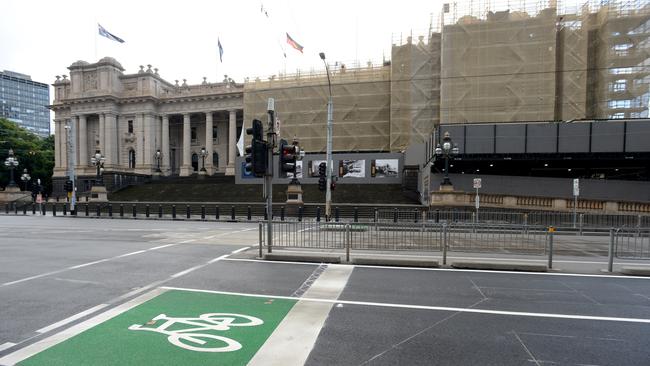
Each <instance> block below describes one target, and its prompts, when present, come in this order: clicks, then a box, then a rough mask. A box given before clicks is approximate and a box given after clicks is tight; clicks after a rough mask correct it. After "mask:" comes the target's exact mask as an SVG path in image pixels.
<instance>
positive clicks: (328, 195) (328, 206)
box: [318, 52, 334, 221]
mask: <svg viewBox="0 0 650 366" xmlns="http://www.w3.org/2000/svg"><path fill="white" fill-rule="evenodd" d="M318 55H319V56H320V59H321V60H323V63H324V64H325V71H327V86H328V87H329V98H328V99H327V146H326V151H325V152H326V159H327V176H326V178H327V186H326V187H325V217H326V218H327V220H328V221H329V219H330V217H331V215H332V188H331V186H332V170H333V167H332V124H333V118H334V116H333V115H334V104H333V102H332V81H331V80H330V68H329V66H328V65H327V61H325V53H324V52H320V53H319V54H318Z"/></svg>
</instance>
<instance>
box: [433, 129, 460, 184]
mask: <svg viewBox="0 0 650 366" xmlns="http://www.w3.org/2000/svg"><path fill="white" fill-rule="evenodd" d="M435 153H436V156H438V157H444V158H445V179H444V180H443V181H442V183H441V184H440V185H441V186H451V180H449V159H450V158H451V157H452V156H453V155H458V146H457V145H456V144H455V143H454V142H453V141H452V140H451V137H450V136H449V132H445V134H444V136H443V138H442V147H441V145H440V144H438V146H437V147H436V151H435Z"/></svg>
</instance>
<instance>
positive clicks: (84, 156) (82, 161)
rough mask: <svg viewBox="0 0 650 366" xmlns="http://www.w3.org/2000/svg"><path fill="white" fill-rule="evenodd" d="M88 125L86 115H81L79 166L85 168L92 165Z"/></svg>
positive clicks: (78, 133) (78, 132)
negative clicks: (89, 158) (89, 154)
mask: <svg viewBox="0 0 650 366" xmlns="http://www.w3.org/2000/svg"><path fill="white" fill-rule="evenodd" d="M86 123H87V122H86V115H85V114H82V115H80V116H79V130H78V131H77V135H78V136H79V148H78V149H79V165H80V166H81V167H83V168H85V167H87V166H88V165H89V164H90V160H88V130H87V128H86Z"/></svg>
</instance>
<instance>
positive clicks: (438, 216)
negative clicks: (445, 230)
mask: <svg viewBox="0 0 650 366" xmlns="http://www.w3.org/2000/svg"><path fill="white" fill-rule="evenodd" d="M435 218H436V223H439V222H440V210H436V216H435Z"/></svg>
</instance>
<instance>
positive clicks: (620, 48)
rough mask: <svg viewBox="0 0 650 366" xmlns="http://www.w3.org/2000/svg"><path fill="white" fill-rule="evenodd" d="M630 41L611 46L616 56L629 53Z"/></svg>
mask: <svg viewBox="0 0 650 366" xmlns="http://www.w3.org/2000/svg"><path fill="white" fill-rule="evenodd" d="M632 46H633V45H632V44H631V43H625V44H617V45H614V47H612V49H614V53H616V55H617V56H627V55H628V54H629V53H630V48H632Z"/></svg>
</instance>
